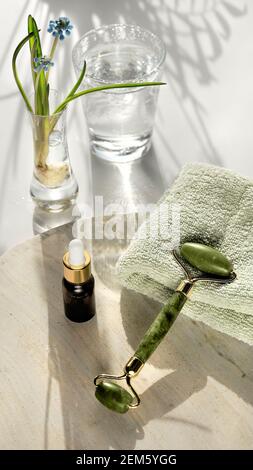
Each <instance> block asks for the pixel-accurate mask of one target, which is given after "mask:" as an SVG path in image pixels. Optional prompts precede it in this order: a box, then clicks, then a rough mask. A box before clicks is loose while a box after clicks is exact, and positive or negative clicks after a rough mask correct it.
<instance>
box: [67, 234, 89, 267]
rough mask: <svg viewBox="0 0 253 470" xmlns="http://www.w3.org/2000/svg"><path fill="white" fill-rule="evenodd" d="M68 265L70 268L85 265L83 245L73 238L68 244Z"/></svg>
mask: <svg viewBox="0 0 253 470" xmlns="http://www.w3.org/2000/svg"><path fill="white" fill-rule="evenodd" d="M69 264H70V265H71V266H82V265H84V264H85V256H84V252H83V243H82V241H81V240H79V239H78V238H74V240H71V242H70V243H69Z"/></svg>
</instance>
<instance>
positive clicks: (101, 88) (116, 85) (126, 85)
mask: <svg viewBox="0 0 253 470" xmlns="http://www.w3.org/2000/svg"><path fill="white" fill-rule="evenodd" d="M159 85H167V83H165V82H141V83H114V84H112V85H103V86H98V87H95V88H88V89H87V90H83V91H80V92H79V93H76V94H74V95H71V96H69V97H67V98H65V100H64V101H63V102H62V103H61V104H60V105H59V106H58V107H57V108H56V109H55V111H54V113H53V114H57V113H60V112H61V111H62V110H63V109H64V108H66V106H67V104H68V103H69V102H70V101H73V100H75V99H76V98H79V97H80V96H83V95H88V94H89V93H95V92H96V91H105V90H111V89H114V88H138V87H143V86H159Z"/></svg>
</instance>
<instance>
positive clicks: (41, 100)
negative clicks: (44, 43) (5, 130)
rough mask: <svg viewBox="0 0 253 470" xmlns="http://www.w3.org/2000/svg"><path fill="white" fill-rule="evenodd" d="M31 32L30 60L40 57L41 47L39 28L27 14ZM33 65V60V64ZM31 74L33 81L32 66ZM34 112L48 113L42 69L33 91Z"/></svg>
mask: <svg viewBox="0 0 253 470" xmlns="http://www.w3.org/2000/svg"><path fill="white" fill-rule="evenodd" d="M30 32H33V34H34V36H33V38H32V39H30V41H29V42H30V51H31V56H32V57H31V60H32V61H33V59H34V58H35V57H42V47H41V42H40V35H39V30H38V27H37V23H36V21H35V19H34V18H33V17H32V16H31V15H29V16H28V33H30ZM32 65H34V61H33V64H32ZM32 75H33V82H34V84H35V81H36V72H34V70H33V66H32ZM35 93H36V96H35V113H36V114H40V115H43V116H45V115H48V113H49V104H48V94H47V81H46V78H45V72H44V70H42V72H41V73H40V78H39V83H38V87H37V91H35Z"/></svg>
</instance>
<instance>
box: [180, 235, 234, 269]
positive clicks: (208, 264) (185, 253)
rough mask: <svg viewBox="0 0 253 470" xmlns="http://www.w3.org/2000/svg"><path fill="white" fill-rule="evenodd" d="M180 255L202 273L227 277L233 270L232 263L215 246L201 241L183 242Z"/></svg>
mask: <svg viewBox="0 0 253 470" xmlns="http://www.w3.org/2000/svg"><path fill="white" fill-rule="evenodd" d="M180 254H181V256H182V257H183V258H184V259H185V260H186V261H188V263H190V264H191V265H192V266H193V267H194V268H197V269H199V270H200V271H203V272H204V273H208V274H214V275H216V276H221V277H229V276H230V274H231V273H232V271H233V265H232V263H231V262H230V261H229V260H228V259H227V258H226V256H224V255H223V254H222V253H220V251H218V250H217V249H216V248H212V247H211V246H207V245H202V244H201V243H184V244H183V245H182V246H181V249H180Z"/></svg>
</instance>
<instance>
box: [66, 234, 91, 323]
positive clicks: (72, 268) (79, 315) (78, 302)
mask: <svg viewBox="0 0 253 470" xmlns="http://www.w3.org/2000/svg"><path fill="white" fill-rule="evenodd" d="M63 266H64V277H63V280H62V290H63V300H64V310H65V315H66V317H67V318H68V319H69V320H71V321H73V322H77V323H82V322H86V321H88V320H90V319H91V318H92V317H94V315H95V313H96V310H95V295H94V284H95V281H94V277H93V275H92V274H91V258H90V255H89V253H88V252H87V251H84V249H83V243H82V241H81V240H79V239H74V240H72V241H71V242H70V243H69V249H68V251H67V253H65V255H64V256H63Z"/></svg>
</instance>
